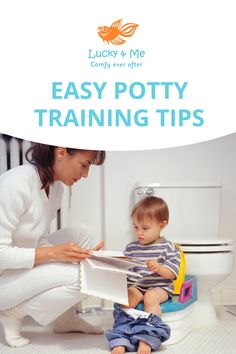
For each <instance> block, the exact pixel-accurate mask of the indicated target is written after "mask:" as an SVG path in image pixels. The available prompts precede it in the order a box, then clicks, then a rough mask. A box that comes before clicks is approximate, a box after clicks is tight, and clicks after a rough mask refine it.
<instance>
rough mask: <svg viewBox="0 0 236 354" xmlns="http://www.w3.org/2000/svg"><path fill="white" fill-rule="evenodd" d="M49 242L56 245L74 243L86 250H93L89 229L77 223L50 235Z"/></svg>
mask: <svg viewBox="0 0 236 354" xmlns="http://www.w3.org/2000/svg"><path fill="white" fill-rule="evenodd" d="M49 241H50V242H51V243H52V244H54V245H56V244H60V243H67V242H74V243H77V244H79V245H80V246H81V247H84V248H91V247H92V244H93V242H92V237H91V233H90V230H89V228H88V227H87V226H86V225H84V224H81V223H75V224H73V225H71V226H68V227H65V228H63V229H60V230H58V231H56V232H54V233H52V234H50V238H49Z"/></svg>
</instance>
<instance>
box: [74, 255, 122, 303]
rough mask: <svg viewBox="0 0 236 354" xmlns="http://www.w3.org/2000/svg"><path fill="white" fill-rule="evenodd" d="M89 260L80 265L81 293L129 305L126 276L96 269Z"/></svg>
mask: <svg viewBox="0 0 236 354" xmlns="http://www.w3.org/2000/svg"><path fill="white" fill-rule="evenodd" d="M87 260H88V259H87ZM87 260H85V261H83V262H81V263H80V267H81V268H80V269H81V272H80V275H81V277H80V280H81V293H85V294H88V295H93V296H98V297H100V298H102V299H107V300H111V301H114V302H118V303H119V304H124V305H128V303H129V302H128V290H127V280H126V274H124V273H120V272H119V273H118V272H110V271H104V269H94V268H93V267H92V266H91V263H90V262H87Z"/></svg>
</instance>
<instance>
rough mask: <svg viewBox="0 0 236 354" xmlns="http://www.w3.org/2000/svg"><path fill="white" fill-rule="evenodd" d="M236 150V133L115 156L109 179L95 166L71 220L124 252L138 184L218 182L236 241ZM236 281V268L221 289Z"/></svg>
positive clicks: (77, 195)
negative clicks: (83, 225)
mask: <svg viewBox="0 0 236 354" xmlns="http://www.w3.org/2000/svg"><path fill="white" fill-rule="evenodd" d="M235 151H236V134H232V135H229V136H226V137H223V138H220V139H216V140H212V141H208V142H204V143H199V144H193V145H188V146H183V147H178V148H170V149H163V150H152V151H134V152H109V153H108V154H107V159H106V162H105V165H104V175H103V171H102V170H101V169H100V168H98V167H92V168H91V175H90V176H89V178H88V180H87V181H86V182H85V183H82V184H78V186H77V187H75V188H74V190H73V198H72V209H71V221H73V220H75V219H77V220H80V219H82V220H83V221H85V222H86V223H87V224H89V225H90V227H91V228H92V230H93V232H95V238H96V240H99V238H104V239H105V241H106V248H107V249H116V250H122V249H123V248H124V246H125V244H126V243H127V242H129V241H130V240H131V239H132V233H131V230H130V229H131V228H130V220H129V214H130V210H131V207H132V198H131V192H132V190H133V188H134V186H136V185H137V184H139V183H145V182H149V183H150V182H158V181H162V182H163V181H168V182H170V181H174V182H181V181H183V180H184V181H186V180H189V181H191V182H192V181H201V182H204V181H209V180H210V181H211V180H213V181H220V182H222V184H223V189H222V210H221V220H220V235H221V237H222V238H232V239H234V240H235V241H236V158H235ZM103 183H104V190H103V188H101V187H102V186H103ZM103 198H104V199H103ZM103 230H104V231H103ZM235 263H236V262H235ZM235 279H236V264H235V269H234V272H233V274H232V276H230V277H229V278H228V279H227V280H225V281H224V283H221V285H220V286H222V287H229V288H234V289H235V290H236V280H235ZM235 302H236V301H235Z"/></svg>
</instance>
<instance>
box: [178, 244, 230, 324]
mask: <svg viewBox="0 0 236 354" xmlns="http://www.w3.org/2000/svg"><path fill="white" fill-rule="evenodd" d="M180 245H181V248H182V250H183V251H184V254H185V258H186V273H187V274H191V275H195V276H196V277H197V292H198V301H197V302H196V303H195V308H194V319H193V325H194V326H196V327H199V326H205V325H210V324H214V323H216V322H217V315H216V311H215V306H214V303H213V299H212V294H211V289H212V288H213V287H214V286H216V285H217V284H218V283H220V282H221V281H222V280H224V279H225V278H226V277H227V276H228V275H229V274H230V273H231V272H232V270H233V259H234V256H233V249H234V245H233V242H232V240H219V239H217V240H206V241H203V240H192V241H189V240H188V241H186V240H185V241H183V242H180Z"/></svg>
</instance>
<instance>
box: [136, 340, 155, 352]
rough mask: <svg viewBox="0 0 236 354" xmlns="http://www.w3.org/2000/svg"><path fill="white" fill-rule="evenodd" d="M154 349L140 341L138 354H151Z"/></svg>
mask: <svg viewBox="0 0 236 354" xmlns="http://www.w3.org/2000/svg"><path fill="white" fill-rule="evenodd" d="M151 351H152V348H151V347H150V345H148V344H147V343H145V342H142V341H141V340H140V341H139V346H138V351H137V354H150V353H151Z"/></svg>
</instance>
